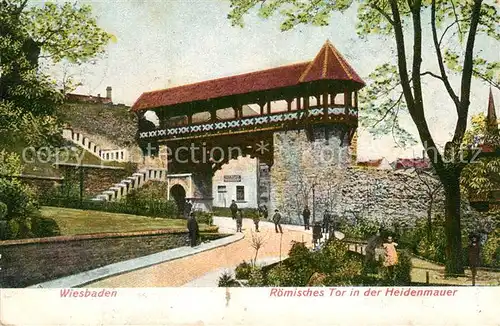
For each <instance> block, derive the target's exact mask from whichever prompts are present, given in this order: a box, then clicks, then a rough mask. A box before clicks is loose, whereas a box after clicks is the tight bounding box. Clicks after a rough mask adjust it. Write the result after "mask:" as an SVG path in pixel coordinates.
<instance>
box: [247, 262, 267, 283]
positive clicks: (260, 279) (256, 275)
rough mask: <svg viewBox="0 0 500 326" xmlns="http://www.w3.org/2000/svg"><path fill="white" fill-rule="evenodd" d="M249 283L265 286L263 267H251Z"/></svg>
mask: <svg viewBox="0 0 500 326" xmlns="http://www.w3.org/2000/svg"><path fill="white" fill-rule="evenodd" d="M248 285H249V286H254V287H258V286H264V285H265V280H264V274H263V273H262V268H261V267H259V266H252V267H251V268H250V275H249V277H248Z"/></svg>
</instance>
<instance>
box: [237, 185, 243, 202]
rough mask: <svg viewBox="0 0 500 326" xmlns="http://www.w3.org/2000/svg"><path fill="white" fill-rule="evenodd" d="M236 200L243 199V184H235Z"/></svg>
mask: <svg viewBox="0 0 500 326" xmlns="http://www.w3.org/2000/svg"><path fill="white" fill-rule="evenodd" d="M236 200H245V187H244V186H236Z"/></svg>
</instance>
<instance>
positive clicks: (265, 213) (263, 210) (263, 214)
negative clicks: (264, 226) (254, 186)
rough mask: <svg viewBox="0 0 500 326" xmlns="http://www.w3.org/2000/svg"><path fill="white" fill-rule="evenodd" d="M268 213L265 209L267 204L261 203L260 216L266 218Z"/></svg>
mask: <svg viewBox="0 0 500 326" xmlns="http://www.w3.org/2000/svg"><path fill="white" fill-rule="evenodd" d="M268 215H269V212H268V210H267V206H266V205H262V217H263V218H264V220H267V217H268Z"/></svg>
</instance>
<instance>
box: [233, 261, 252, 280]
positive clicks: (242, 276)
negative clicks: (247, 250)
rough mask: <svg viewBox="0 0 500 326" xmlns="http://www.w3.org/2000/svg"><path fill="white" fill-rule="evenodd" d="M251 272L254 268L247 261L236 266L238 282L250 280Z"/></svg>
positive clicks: (235, 271)
mask: <svg viewBox="0 0 500 326" xmlns="http://www.w3.org/2000/svg"><path fill="white" fill-rule="evenodd" d="M251 271H252V266H251V265H250V264H249V263H247V262H246V261H243V262H242V263H241V264H239V265H238V266H236V269H235V270H234V273H235V275H236V279H237V280H248V279H249V277H250V272H251Z"/></svg>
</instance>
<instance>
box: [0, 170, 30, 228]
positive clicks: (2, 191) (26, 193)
mask: <svg viewBox="0 0 500 326" xmlns="http://www.w3.org/2000/svg"><path fill="white" fill-rule="evenodd" d="M0 202H3V203H4V204H5V205H6V206H7V214H6V219H8V220H9V219H12V218H16V217H23V218H24V217H26V216H27V215H29V214H30V213H31V212H32V211H33V210H36V209H37V207H38V204H37V203H36V201H35V200H34V196H33V192H32V191H31V189H30V188H29V187H28V186H26V185H24V184H22V183H21V182H20V181H19V180H17V179H10V180H9V179H6V178H1V177H0Z"/></svg>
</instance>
